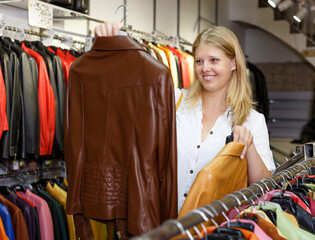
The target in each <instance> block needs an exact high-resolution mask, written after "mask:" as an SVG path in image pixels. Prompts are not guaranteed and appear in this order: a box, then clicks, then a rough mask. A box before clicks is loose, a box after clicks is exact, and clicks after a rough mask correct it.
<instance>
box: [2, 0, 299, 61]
mask: <svg viewBox="0 0 315 240" xmlns="http://www.w3.org/2000/svg"><path fill="white" fill-rule="evenodd" d="M24 2H26V0H24ZM200 2H201V17H202V19H201V20H200V30H201V31H202V30H203V29H205V28H206V27H208V26H210V23H209V22H215V20H216V9H215V2H216V1H215V0H201V1H200ZM237 2H238V4H235V3H236V0H219V1H218V16H217V17H218V23H219V25H223V26H226V27H229V28H230V29H231V30H232V31H233V32H235V34H236V35H237V37H238V38H239V41H240V43H241V46H242V48H243V50H244V53H245V54H246V55H248V56H249V59H250V60H251V61H252V62H253V63H255V62H259V63H264V62H270V61H277V62H285V61H293V62H298V61H301V60H300V57H299V55H297V54H296V53H295V52H294V51H293V50H292V49H291V48H289V47H287V46H286V45H284V44H283V43H282V42H281V41H279V40H277V39H275V38H273V37H271V36H270V35H269V34H266V33H264V32H262V31H261V30H258V29H248V28H247V27H244V26H242V25H240V24H238V23H235V22H231V21H230V17H231V16H232V15H236V14H237V12H239V9H243V10H242V11H244V8H245V9H246V6H247V5H248V4H252V5H255V4H258V1H257V0H242V1H241V3H240V2H239V1H237ZM123 3H124V0H106V1H104V0H90V15H91V17H93V18H96V19H100V20H113V21H120V20H121V19H122V17H123V12H124V11H123V8H120V9H119V11H118V12H117V14H115V11H116V9H117V7H118V6H119V5H121V4H123ZM153 3H154V1H153V0H127V6H128V16H127V25H132V26H133V28H134V29H137V30H141V31H145V32H151V31H152V30H153V21H154V19H153V10H154V6H153ZM242 3H243V4H242ZM177 9H178V8H177V0H156V29H157V30H159V31H161V32H163V33H165V34H166V35H168V36H176V35H177V26H178V24H177ZM1 13H2V14H3V15H4V16H5V18H6V19H7V24H8V25H11V26H15V27H20V28H30V26H28V24H27V18H28V17H27V10H22V9H18V8H12V7H8V6H6V5H3V4H0V14H1ZM251 14H255V13H251ZM197 18H198V0H180V23H179V27H180V31H179V34H180V36H181V37H182V38H184V39H186V40H188V41H190V42H191V43H192V42H193V41H194V39H195V37H196V36H197V35H198V25H197V24H196V23H197ZM98 24H99V23H96V22H93V21H90V22H89V26H88V24H87V21H85V20H78V21H75V20H69V21H59V22H55V23H54V25H58V27H61V28H64V29H65V30H66V31H69V32H77V33H80V34H82V35H86V34H87V33H88V28H89V29H90V30H91V32H93V30H94V27H95V26H97V25H98ZM74 39H78V40H82V38H74ZM258 46H259V47H258ZM188 49H189V48H188Z"/></svg>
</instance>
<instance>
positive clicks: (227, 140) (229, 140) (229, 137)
mask: <svg viewBox="0 0 315 240" xmlns="http://www.w3.org/2000/svg"><path fill="white" fill-rule="evenodd" d="M230 114H232V127H231V135H228V136H227V137H226V139H225V144H228V143H229V142H233V131H234V112H233V110H232V109H230V110H229V111H228V113H227V116H226V117H227V118H228V117H229V115H230Z"/></svg>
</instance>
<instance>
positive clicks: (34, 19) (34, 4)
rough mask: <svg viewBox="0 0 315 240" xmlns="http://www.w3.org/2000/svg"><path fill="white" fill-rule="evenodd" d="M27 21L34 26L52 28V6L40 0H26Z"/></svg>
mask: <svg viewBox="0 0 315 240" xmlns="http://www.w3.org/2000/svg"><path fill="white" fill-rule="evenodd" d="M28 23H29V24H30V25H31V26H34V27H40V28H45V29H52V26H53V7H52V6H50V5H48V4H46V3H44V2H40V1H36V0H29V1H28Z"/></svg>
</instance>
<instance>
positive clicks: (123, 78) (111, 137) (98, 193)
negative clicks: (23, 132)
mask: <svg viewBox="0 0 315 240" xmlns="http://www.w3.org/2000/svg"><path fill="white" fill-rule="evenodd" d="M175 119H176V118H175V97H174V87H173V81H172V78H171V74H170V71H169V69H168V68H167V67H166V66H164V65H163V64H162V63H160V62H158V61H157V60H156V59H154V58H153V57H152V56H151V55H150V54H148V53H147V52H146V51H145V50H144V49H143V48H142V47H141V46H140V45H139V44H138V43H136V42H135V41H134V40H132V39H131V38H129V37H128V36H113V37H98V38H96V40H95V42H94V44H93V47H92V50H91V51H89V52H86V53H85V54H83V55H82V56H81V57H80V58H78V59H77V60H76V61H75V62H73V64H72V65H71V69H70V78H69V82H68V88H67V96H66V111H65V160H66V171H67V179H68V185H69V188H68V194H67V213H68V214H79V215H78V217H84V218H93V219H99V220H116V219H119V220H120V221H122V220H125V221H127V224H125V225H126V228H127V229H118V230H119V231H121V232H128V233H129V234H131V235H140V234H142V233H145V232H147V231H149V230H151V229H153V228H155V227H157V226H159V225H160V224H161V223H162V222H163V221H164V220H166V219H169V218H176V217H177V149H176V125H175V124H176V123H175ZM76 219H77V217H76ZM77 222H80V224H81V227H80V228H81V230H83V232H82V231H81V232H80V235H81V236H80V237H81V239H89V238H90V237H91V234H89V232H90V231H89V230H88V229H89V226H82V225H84V223H86V222H87V221H83V220H82V221H81V220H78V219H77ZM76 227H77V226H76ZM85 233H86V235H85Z"/></svg>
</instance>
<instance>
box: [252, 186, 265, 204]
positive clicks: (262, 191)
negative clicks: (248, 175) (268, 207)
mask: <svg viewBox="0 0 315 240" xmlns="http://www.w3.org/2000/svg"><path fill="white" fill-rule="evenodd" d="M251 185H253V186H257V187H259V189H260V191H261V194H262V195H261V198H262V200H263V203H264V205H265V198H264V195H265V192H264V189H263V187H262V186H260V185H259V184H258V183H253V184H251Z"/></svg>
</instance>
